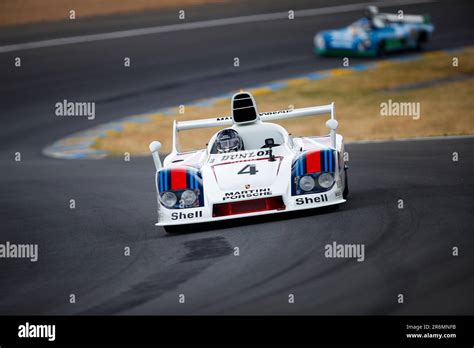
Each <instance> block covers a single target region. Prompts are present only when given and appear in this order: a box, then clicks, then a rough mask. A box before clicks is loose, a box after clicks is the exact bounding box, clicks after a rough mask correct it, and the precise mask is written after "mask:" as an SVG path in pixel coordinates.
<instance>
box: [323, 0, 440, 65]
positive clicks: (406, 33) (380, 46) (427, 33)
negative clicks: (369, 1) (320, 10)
mask: <svg viewBox="0 0 474 348" xmlns="http://www.w3.org/2000/svg"><path fill="white" fill-rule="evenodd" d="M433 31H434V26H433V24H431V22H430V18H429V16H426V15H424V16H420V15H406V14H403V13H402V12H400V13H398V14H390V13H379V12H378V9H377V8H376V7H375V6H369V7H368V8H367V10H366V13H365V16H364V17H363V18H361V19H359V20H358V21H356V22H354V23H352V24H351V25H349V26H348V27H344V28H341V29H334V30H326V31H321V32H319V33H317V34H316V36H315V37H314V52H315V53H316V54H319V55H335V56H381V55H384V54H385V53H388V52H392V51H400V50H407V49H414V50H419V49H421V46H422V45H423V44H424V43H426V42H427V41H428V39H429V38H430V37H431V35H432V34H433Z"/></svg>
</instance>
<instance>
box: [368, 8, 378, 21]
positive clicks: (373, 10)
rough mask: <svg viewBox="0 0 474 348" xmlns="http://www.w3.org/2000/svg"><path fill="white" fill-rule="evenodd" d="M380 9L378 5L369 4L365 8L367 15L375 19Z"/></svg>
mask: <svg viewBox="0 0 474 348" xmlns="http://www.w3.org/2000/svg"><path fill="white" fill-rule="evenodd" d="M378 13H379V9H378V8H377V6H367V8H366V9H365V16H366V17H367V18H369V19H374V17H375V16H376V15H378Z"/></svg>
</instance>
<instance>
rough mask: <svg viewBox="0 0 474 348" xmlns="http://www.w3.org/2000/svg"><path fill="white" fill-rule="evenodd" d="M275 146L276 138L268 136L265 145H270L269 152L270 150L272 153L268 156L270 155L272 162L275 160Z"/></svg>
mask: <svg viewBox="0 0 474 348" xmlns="http://www.w3.org/2000/svg"><path fill="white" fill-rule="evenodd" d="M273 146H275V139H273V138H267V139H265V147H268V149H269V152H270V154H269V156H268V157H269V158H268V160H269V161H270V162H273V161H275V156H273V151H272V147H273Z"/></svg>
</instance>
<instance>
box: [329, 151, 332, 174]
mask: <svg viewBox="0 0 474 348" xmlns="http://www.w3.org/2000/svg"><path fill="white" fill-rule="evenodd" d="M328 156H329V171H330V172H332V171H333V170H332V150H329V153H328Z"/></svg>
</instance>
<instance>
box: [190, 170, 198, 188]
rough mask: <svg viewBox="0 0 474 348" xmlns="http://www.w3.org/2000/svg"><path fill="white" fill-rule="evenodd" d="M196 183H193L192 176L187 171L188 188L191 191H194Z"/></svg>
mask: <svg viewBox="0 0 474 348" xmlns="http://www.w3.org/2000/svg"><path fill="white" fill-rule="evenodd" d="M195 185H196V183H195V182H194V174H193V173H192V172H191V171H189V187H190V188H191V190H193V189H195V188H196V187H195Z"/></svg>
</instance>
